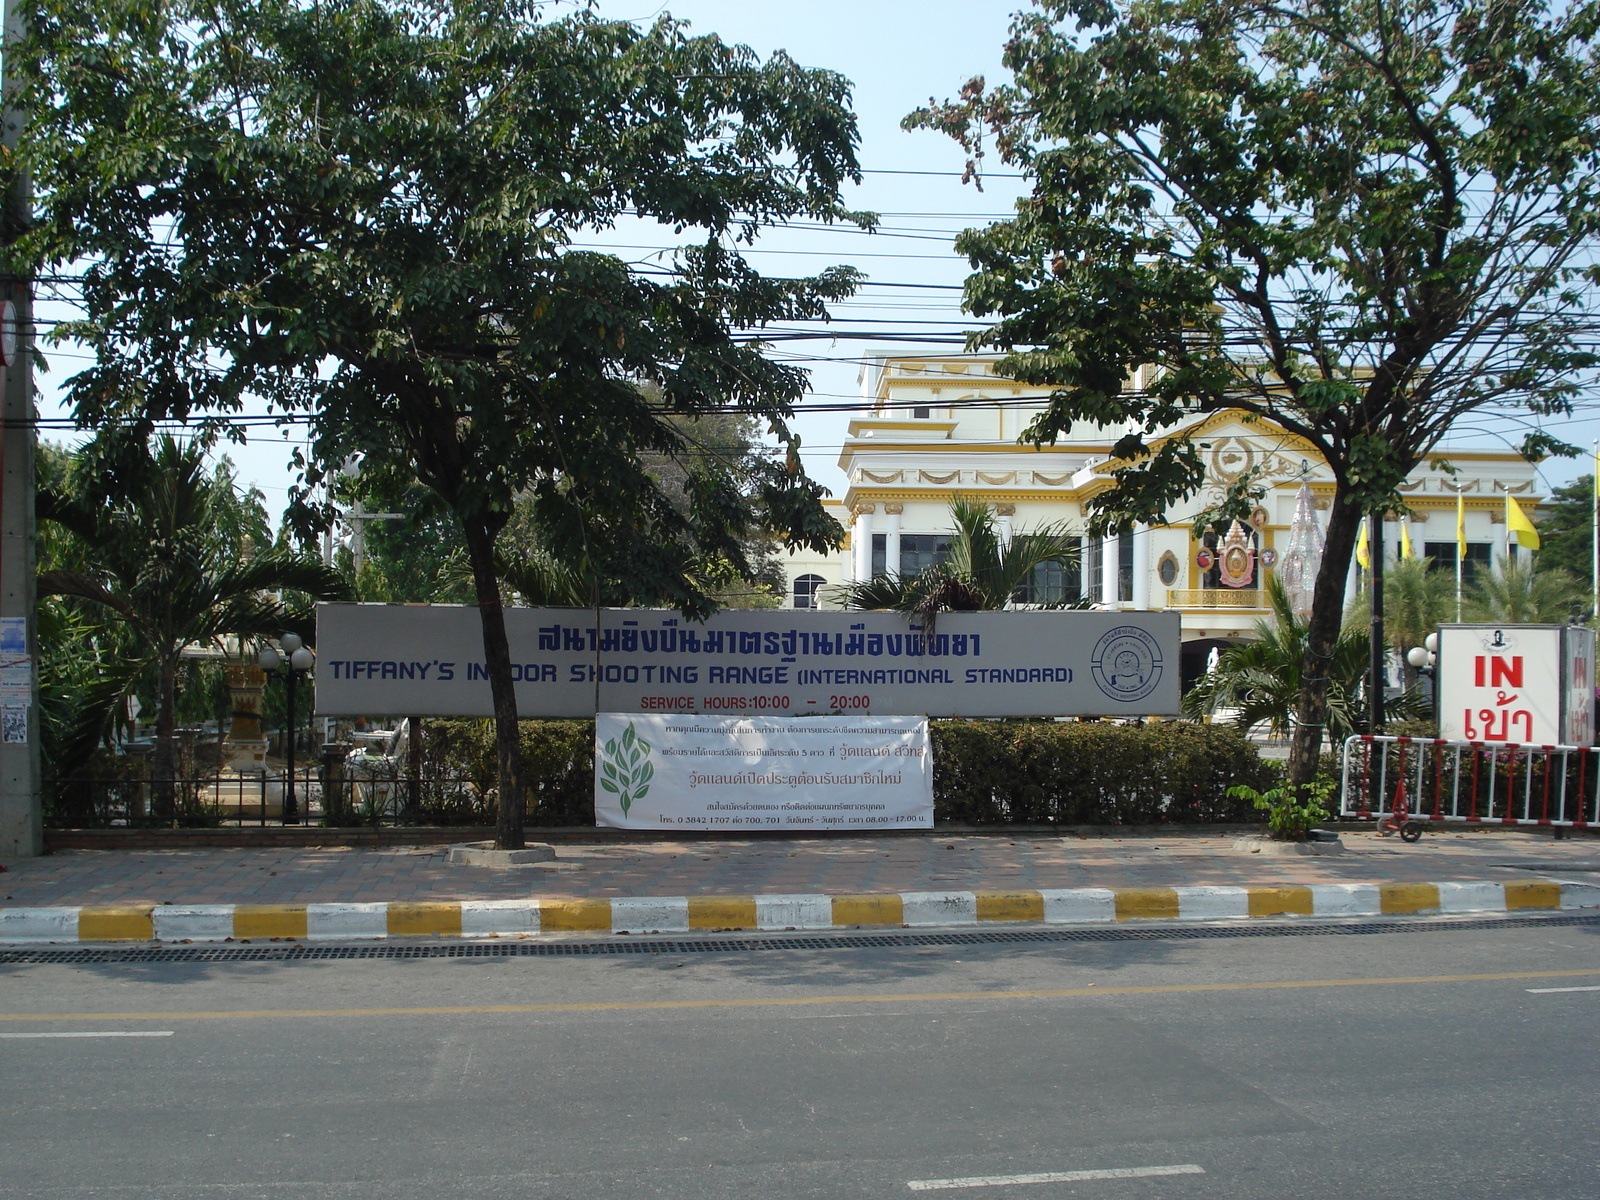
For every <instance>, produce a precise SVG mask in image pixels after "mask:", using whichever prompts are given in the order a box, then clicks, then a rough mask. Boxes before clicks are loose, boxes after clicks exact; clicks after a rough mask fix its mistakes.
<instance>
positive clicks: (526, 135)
mask: <svg viewBox="0 0 1600 1200" xmlns="http://www.w3.org/2000/svg"><path fill="white" fill-rule="evenodd" d="M35 10H36V12H35V20H34V23H33V26H32V32H31V35H30V40H29V41H28V43H27V45H26V46H25V47H23V49H22V51H21V53H20V56H19V57H20V59H21V60H22V61H21V63H20V66H21V69H22V73H23V74H22V77H23V78H24V79H25V81H26V83H27V86H28V89H29V91H28V98H29V101H30V103H31V105H32V112H33V119H32V121H31V123H30V124H29V126H28V130H27V134H26V141H25V144H24V146H23V148H22V151H21V154H22V157H23V160H24V162H25V164H26V165H27V166H28V168H29V169H30V170H31V173H32V177H33V179H34V181H35V185H36V187H37V189H38V195H39V211H38V213H37V214H36V220H35V222H34V225H33V228H32V229H31V230H30V231H28V232H26V233H24V234H23V235H22V236H21V237H20V238H18V239H17V240H15V241H14V242H13V243H12V244H11V245H10V246H9V247H8V254H9V257H10V260H11V263H12V264H13V265H16V266H18V267H21V268H23V269H52V268H54V267H56V266H61V265H66V264H72V269H73V270H74V272H75V273H76V272H81V273H82V274H83V276H84V313H83V316H82V319H81V320H79V321H77V322H75V323H73V324H72V325H71V326H64V327H63V333H64V334H69V335H71V336H74V337H77V338H80V339H82V340H83V341H85V342H86V343H87V344H89V345H90V346H92V347H93V348H94V350H95V353H96V361H95V363H94V364H93V365H92V366H90V367H89V368H88V369H87V370H86V371H84V372H83V373H82V374H80V375H79V376H78V377H77V378H76V379H75V380H74V381H73V384H72V396H73V402H74V404H75V406H76V409H77V412H78V414H79V415H80V416H81V417H82V418H83V419H85V420H86V421H98V420H105V419H110V418H114V417H125V416H127V415H129V414H137V415H140V416H152V417H164V416H183V417H191V416H192V417H196V418H200V419H205V420H211V421H223V420H225V417H226V414H228V413H231V412H234V411H237V410H238V409H239V407H240V406H241V405H242V404H243V403H244V402H245V399H246V397H249V396H264V397H267V398H268V399H269V400H270V401H271V402H272V403H273V404H274V405H275V406H277V407H280V408H284V409H300V410H303V411H306V412H308V413H309V414H310V415H311V418H312V420H311V426H310V429H311V434H312V439H313V444H312V451H311V453H310V455H309V456H308V458H309V459H310V462H309V465H308V470H307V476H306V480H305V486H304V490H303V491H301V492H300V493H298V497H297V498H298V499H300V500H301V501H305V500H306V497H307V496H308V495H309V493H310V491H311V489H312V488H313V487H314V485H315V484H316V483H318V482H319V480H320V471H321V466H320V465H319V464H325V463H339V462H343V461H344V460H345V458H346V457H347V456H348V455H349V454H350V453H351V452H352V451H358V452H362V453H364V454H366V455H367V456H368V458H369V459H370V460H371V461H372V462H373V465H374V466H377V465H378V463H379V461H380V460H388V461H390V462H392V463H395V464H400V465H403V466H404V468H405V469H406V470H407V471H408V473H410V474H412V475H414V476H416V477H419V478H420V479H422V481H423V482H424V483H426V484H427V485H428V486H429V487H431V488H433V489H434V490H435V491H436V492H438V494H439V495H440V496H441V497H442V498H443V500H444V502H445V503H446V504H447V505H448V507H449V508H450V509H451V510H452V511H453V512H455V513H456V514H457V515H458V516H460V517H461V518H462V519H464V520H469V521H480V520H483V519H485V518H487V519H488V520H489V521H490V523H491V524H493V523H494V522H495V521H497V520H502V519H503V518H502V517H500V516H498V514H504V513H507V512H509V511H510V510H511V508H512V505H513V501H514V499H515V498H516V497H518V496H522V495H525V494H526V493H527V492H528V491H529V490H530V488H534V487H536V486H537V487H539V499H538V509H539V517H540V520H541V522H546V523H548V526H549V527H550V529H551V530H553V531H554V532H553V534H552V542H551V549H552V551H553V552H554V553H556V554H558V555H559V556H561V557H564V558H568V559H576V558H577V557H579V556H583V555H586V556H588V557H589V558H590V559H591V561H593V562H594V566H595V570H596V571H597V573H599V574H601V575H609V576H615V577H619V578H622V579H623V580H624V581H625V582H626V583H627V584H628V585H629V587H630V590H631V591H633V592H634V593H635V595H636V597H637V598H638V599H639V600H640V601H643V602H666V603H671V604H674V605H677V606H680V607H682V608H684V609H685V610H686V611H690V612H694V613H697V614H698V613H703V612H705V611H708V610H709V609H710V608H711V607H712V606H713V603H714V601H713V599H712V597H711V596H710V595H708V594H707V592H706V591H705V590H704V589H703V588H701V587H700V586H699V583H698V582H697V576H696V574H695V570H694V564H695V562H696V560H697V559H698V558H699V557H701V552H702V550H705V551H706V552H707V553H710V554H713V555H715V554H716V553H717V548H718V547H719V546H721V545H725V544H729V543H735V542H737V541H738V540H739V539H740V537H741V536H742V535H743V534H744V532H745V528H746V527H748V526H751V525H760V526H765V527H767V528H769V529H770V530H771V531H772V532H773V533H775V534H776V535H777V536H778V537H779V538H780V540H784V541H789V542H793V543H796V544H804V545H807V546H811V547H813V548H822V547H826V546H828V545H832V544H836V542H837V540H838V537H839V531H838V530H837V528H836V526H834V525H833V524H832V522H830V521H829V520H828V519H827V518H826V516H825V514H824V513H823V510H822V508H821V498H820V495H819V494H818V491H817V489H816V487H815V485H814V484H812V483H811V482H810V481H809V480H807V479H806V478H805V477H804V475H803V473H801V474H797V475H793V476H791V475H788V474H782V475H778V474H774V475H772V476H770V477H769V478H767V479H765V480H764V481H763V486H761V487H759V488H752V489H748V490H747V491H746V492H745V494H744V495H743V496H742V497H741V498H740V501H739V503H737V504H732V505H707V506H703V507H701V508H699V509H696V510H693V511H691V510H689V509H688V508H687V507H684V506H679V505H676V504H674V503H673V502H672V500H671V498H670V497H668V496H667V495H666V494H665V493H664V491H663V489H661V488H660V487H658V486H657V485H656V484H655V483H654V482H653V481H652V477H651V475H650V474H649V473H648V472H646V471H643V470H641V469H640V459H641V458H642V457H643V456H647V455H658V456H667V457H685V456H688V455H689V454H690V453H691V452H692V444H691V443H690V442H689V441H688V440H687V439H686V438H684V437H683V436H682V435H681V432H680V430H679V429H678V428H677V427H675V426H674V425H673V421H674V420H675V419H680V418H694V417H697V416H704V415H706V414H711V413H716V412H721V411H726V410H728V409H734V410H737V411H738V412H740V413H743V414H749V415H750V416H752V417H756V418H759V419H761V420H762V421H763V423H771V424H772V425H773V426H774V427H775V431H776V432H777V434H778V436H779V437H780V438H787V437H788V433H787V429H786V422H787V420H788V418H789V416H790V414H791V413H792V410H793V406H794V404H795V403H796V402H797V401H798V400H799V399H800V397H801V396H802V395H803V394H804V391H805V385H806V375H805V372H804V371H803V370H801V369H800V368H797V367H795V366H792V365H790V364H788V363H785V362H776V361H773V360H772V359H770V358H768V357H767V356H766V354H765V353H764V352H763V349H762V347H761V346H760V345H759V344H758V343H756V342H755V341H753V340H752V339H750V338H749V337H748V336H747V335H748V334H749V333H750V332H753V331H758V330H760V329H761V328H762V327H763V326H765V325H767V324H768V323H770V322H773V321H780V320H794V319H803V318H815V317H818V316H821V315H823V314H824V313H825V310H826V306H827V304H828V302H829V301H831V300H836V299H841V298H843V297H846V296H848V295H850V294H851V293H852V292H853V290H854V288H855V285H856V283H857V281H858V279H859V276H858V275H857V273H856V272H854V271H853V270H851V269H849V268H844V267H839V268H834V269H831V270H828V271H824V272H822V273H821V274H819V275H817V276H815V277H812V278H797V279H789V278H769V277H767V276H764V275H762V274H761V273H760V272H759V271H757V270H755V269H754V268H753V267H752V266H751V264H750V261H749V259H748V258H747V257H746V255H744V254H743V253H742V252H741V246H742V243H743V242H745V241H747V240H748V239H749V238H750V237H751V236H753V235H754V234H755V232H757V231H758V230H759V229H761V228H763V227H765V226H768V225H771V224H774V223H781V222H783V221H786V220H789V219H792V218H805V219H809V220H822V221H829V222H833V221H840V222H849V223H852V224H855V225H858V226H861V227H870V226H871V224H872V221H873V218H872V217H871V216H870V214H862V213H853V212H849V211H847V210H846V209H845V208H844V207H843V205H842V204H841V202H840V198H839V195H838V192H839V188H840V187H841V186H842V185H843V184H844V182H845V181H847V180H851V179H858V178H859V168H858V164H857V160H856V141H857V132H856V126H855V121H854V117H853V115H852V113H851V111H850V105H849V84H848V82H847V81H845V80H844V79H842V78H841V77H839V76H838V75H836V74H833V73H831V72H827V71H819V70H810V69H805V68H801V67H799V66H798V65H797V64H795V63H794V62H793V61H792V60H790V59H788V58H787V57H786V56H784V55H782V54H777V55H774V56H772V57H771V58H769V59H767V60H765V61H763V60H761V59H760V58H758V57H757V56H756V55H755V54H754V53H753V52H751V51H750V50H748V49H746V48H744V47H740V46H730V45H727V44H725V43H723V42H722V41H720V40H719V39H717V38H715V37H693V36H690V34H689V32H688V30H687V27H685V26H683V25H681V24H679V23H676V22H674V21H671V20H670V19H663V20H660V21H657V22H656V23H654V24H653V25H645V26H639V25H635V24H630V23H627V22H610V21H605V20H602V19H600V18H599V17H597V16H595V15H594V14H592V13H589V12H577V13H575V14H572V15H569V16H565V17H563V18H561V19H557V20H547V19H545V18H546V17H547V16H548V9H547V7H546V6H544V5H538V4H524V3H488V4H480V3H466V2H464V0H461V2H457V0H334V2H333V3H328V4H317V5H311V6H306V5H301V4H296V3H293V2H292V0H264V2H262V3H255V2H254V0H252V2H250V3H245V2H244V0H174V2H173V3H169V4H162V5H155V6H151V5H147V4H143V3H134V2H133V0H87V2H85V3H81V4H80V3H68V2H67V0H39V3H38V4H37V5H36V6H35ZM625 214H629V215H637V216H639V217H641V218H644V219H646V220H652V219H653V220H655V221H658V222H660V223H662V224H663V225H666V226H668V227H671V228H673V229H675V230H677V231H679V232H680V233H681V234H682V235H683V245H682V247H681V248H680V250H679V251H678V252H677V254H676V255H675V256H667V257H666V258H665V259H664V260H663V261H662V262H660V263H655V264H651V265H649V266H648V267H646V268H644V269H635V268H634V267H633V265H631V264H629V263H627V262H625V261H623V260H622V259H620V258H618V257H617V256H615V255H611V254H605V253H600V252H596V251H592V250H581V249H577V248H575V245H574V243H575V242H577V241H579V240H590V239H592V238H593V237H594V236H595V235H597V234H600V235H603V234H604V231H606V230H607V229H609V228H610V227H611V226H612V225H613V223H614V222H615V221H616V220H618V219H619V218H620V217H622V216H624V215H625ZM641 385H644V386H641ZM539 481H548V486H539ZM299 517H300V518H301V521H300V523H301V524H309V523H311V521H312V517H313V515H312V514H310V513H309V512H303V513H301V514H299ZM641 546H655V547H661V548H662V549H663V551H664V552H663V553H661V554H659V555H655V556H651V555H648V554H640V553H639V552H638V550H639V547H641ZM730 561H734V562H735V564H736V565H740V564H739V563H738V561H737V559H734V560H730Z"/></svg>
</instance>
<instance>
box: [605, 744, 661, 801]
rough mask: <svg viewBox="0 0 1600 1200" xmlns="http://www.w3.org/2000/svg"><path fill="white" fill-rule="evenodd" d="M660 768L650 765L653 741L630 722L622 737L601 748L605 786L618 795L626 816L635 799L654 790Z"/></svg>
mask: <svg viewBox="0 0 1600 1200" xmlns="http://www.w3.org/2000/svg"><path fill="white" fill-rule="evenodd" d="M655 774H656V769H655V767H653V766H652V765H651V764H650V743H649V742H647V741H645V740H644V739H643V738H642V737H640V736H639V735H638V734H636V733H634V731H633V725H632V724H631V723H630V724H629V725H628V727H627V728H626V729H624V730H623V731H622V736H621V737H614V738H610V739H608V740H607V742H606V744H605V745H604V746H602V747H601V748H600V779H599V783H600V786H601V788H603V789H604V790H605V791H608V792H610V793H611V794H612V795H613V796H615V797H616V798H617V802H618V803H619V804H620V805H621V806H622V815H623V816H627V815H628V809H630V808H632V807H633V802H634V801H635V800H642V799H644V797H645V793H647V792H648V791H649V790H650V781H651V780H652V779H654V778H655Z"/></svg>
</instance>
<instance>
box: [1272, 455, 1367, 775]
mask: <svg viewBox="0 0 1600 1200" xmlns="http://www.w3.org/2000/svg"><path fill="white" fill-rule="evenodd" d="M1360 528H1361V513H1360V511H1359V510H1358V509H1357V508H1356V507H1355V505H1353V504H1350V503H1347V502H1346V500H1345V495H1344V488H1343V487H1342V486H1341V487H1340V488H1339V489H1338V490H1337V491H1336V492H1335V493H1334V497H1333V504H1332V506H1331V507H1330V508H1329V510H1328V532H1327V540H1326V541H1325V542H1324V544H1323V548H1322V565H1321V567H1320V568H1318V570H1317V586H1316V591H1315V592H1314V593H1313V595H1312V602H1311V618H1310V621H1309V623H1308V628H1307V631H1306V653H1305V658H1304V659H1303V660H1302V661H1301V663H1300V699H1299V702H1298V704H1297V705H1296V706H1295V726H1294V733H1293V735H1292V736H1291V737H1290V740H1289V782H1290V783H1292V784H1304V783H1310V782H1311V780H1312V778H1313V777H1314V776H1315V775H1316V773H1317V762H1318V760H1319V758H1320V757H1321V754H1322V731H1323V727H1324V726H1325V724H1326V723H1327V720H1328V664H1329V663H1330V662H1332V660H1333V647H1334V644H1335V643H1336V642H1337V641H1338V638H1339V628H1340V626H1341V625H1342V624H1343V622H1344V582H1345V577H1346V576H1347V575H1348V574H1349V573H1350V558H1351V556H1352V555H1353V554H1354V553H1355V547H1356V533H1357V532H1358V530H1359V529H1360Z"/></svg>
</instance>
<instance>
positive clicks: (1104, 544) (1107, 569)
mask: <svg viewBox="0 0 1600 1200" xmlns="http://www.w3.org/2000/svg"><path fill="white" fill-rule="evenodd" d="M1120 541H1121V539H1119V538H1118V537H1117V535H1116V534H1114V533H1112V534H1108V535H1106V536H1105V537H1103V538H1101V539H1100V603H1101V604H1104V605H1107V606H1108V607H1111V608H1115V607H1116V606H1117V566H1118V564H1119V562H1120V561H1121V558H1122V553H1121V548H1120Z"/></svg>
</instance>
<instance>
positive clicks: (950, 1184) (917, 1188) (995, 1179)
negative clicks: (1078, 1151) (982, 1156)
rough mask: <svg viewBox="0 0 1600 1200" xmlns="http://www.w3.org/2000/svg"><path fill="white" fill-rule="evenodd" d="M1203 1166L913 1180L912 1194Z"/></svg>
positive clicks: (1181, 1171) (1189, 1171) (1197, 1171)
mask: <svg viewBox="0 0 1600 1200" xmlns="http://www.w3.org/2000/svg"><path fill="white" fill-rule="evenodd" d="M1205 1173H1206V1171H1205V1168H1204V1167H1197V1166H1196V1165H1195V1164H1194V1163H1179V1164H1177V1165H1176V1166H1171V1167H1110V1168H1107V1169H1105V1170H1102V1171H1049V1172H1044V1173H1041V1174H1036V1175H969V1176H968V1177H967V1178H965V1179H911V1180H908V1181H907V1182H906V1186H907V1187H908V1188H910V1189H911V1190H912V1191H913V1192H935V1191H943V1190H946V1189H949V1188H979V1187H1005V1186H1007V1185H1008V1184H1013V1183H1076V1182H1078V1181H1079V1180H1080V1179H1144V1178H1146V1177H1148V1176H1151V1175H1204V1174H1205Z"/></svg>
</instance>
